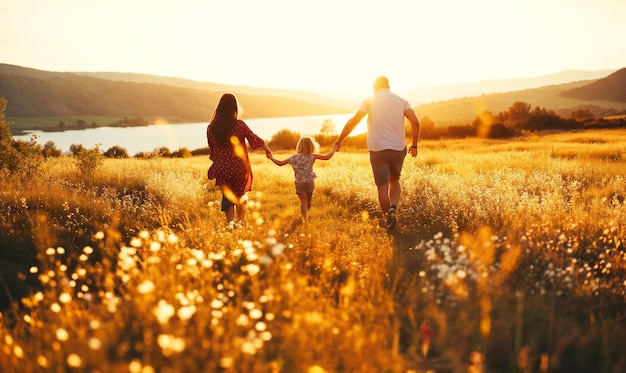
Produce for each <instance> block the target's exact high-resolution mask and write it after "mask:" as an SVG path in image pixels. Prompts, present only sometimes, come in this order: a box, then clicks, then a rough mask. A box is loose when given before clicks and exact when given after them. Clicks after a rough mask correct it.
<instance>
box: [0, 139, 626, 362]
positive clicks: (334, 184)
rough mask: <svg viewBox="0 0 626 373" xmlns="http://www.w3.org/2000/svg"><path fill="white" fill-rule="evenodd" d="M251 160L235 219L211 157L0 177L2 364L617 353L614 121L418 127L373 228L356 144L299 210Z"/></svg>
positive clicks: (277, 171)
mask: <svg viewBox="0 0 626 373" xmlns="http://www.w3.org/2000/svg"><path fill="white" fill-rule="evenodd" d="M284 155H286V154H277V157H278V158H282V156H284ZM251 158H252V162H253V171H254V175H255V179H254V186H253V191H252V192H251V193H250V195H249V197H250V199H249V203H248V214H247V217H246V222H245V225H239V226H235V227H228V226H226V224H225V218H224V216H223V214H222V213H221V212H220V203H219V202H220V199H221V194H220V193H219V191H218V189H216V188H215V186H214V185H213V183H212V182H211V181H209V180H207V179H206V171H207V168H208V167H209V165H210V161H209V160H208V157H192V158H185V159H149V160H140V159H107V160H105V161H104V163H103V164H102V165H101V166H100V167H99V168H98V169H97V170H96V172H95V173H93V174H92V175H82V174H81V173H80V172H79V171H78V169H77V167H76V165H75V164H74V160H73V159H72V158H71V157H61V158H51V159H48V160H46V161H45V163H44V165H43V168H42V170H41V172H40V173H39V175H38V176H37V177H36V178H35V179H32V180H24V179H23V178H19V177H11V176H7V175H1V176H0V178H1V179H2V180H1V183H2V185H3V187H2V190H1V191H0V231H1V232H2V235H1V237H0V249H1V250H2V259H1V260H2V263H1V264H2V267H1V268H2V283H3V284H2V285H3V290H4V291H3V292H6V294H5V295H4V298H3V299H4V303H3V308H2V313H1V314H0V316H1V318H0V371H2V372H131V373H140V372H141V373H149V372H311V373H317V372H426V371H433V372H467V371H475V372H479V371H487V372H522V371H523V372H540V371H542V372H590V371H594V372H623V371H626V354H625V353H624V347H623V341H624V340H625V339H626V319H625V316H626V249H625V246H624V242H625V240H626V225H625V223H624V222H626V167H625V166H626V131H624V130H612V131H608V130H606V131H605V130H597V131H587V132H569V133H553V134H542V135H528V136H525V137H523V138H518V139H514V140H508V141H496V140H485V139H462V140H442V141H422V142H421V144H420V153H419V156H418V158H416V159H412V158H410V157H409V158H407V160H406V163H405V168H404V173H403V177H402V186H403V197H402V200H401V203H400V205H399V212H398V226H397V227H396V228H395V229H394V230H392V231H387V230H386V229H384V228H382V227H381V221H380V220H381V217H382V216H381V214H380V212H379V211H378V205H377V200H376V192H375V187H374V185H373V180H372V177H371V171H370V166H369V160H368V156H367V153H366V152H365V151H357V150H354V151H349V150H346V151H342V152H340V153H337V154H336V155H335V156H334V157H333V158H332V159H331V160H330V161H326V162H324V161H318V162H316V166H315V169H316V173H317V175H318V178H317V179H316V186H317V189H316V191H315V194H314V198H313V207H312V210H311V212H310V220H309V221H308V222H302V221H301V219H300V212H299V201H298V198H297V196H296V195H295V194H294V188H293V172H292V170H291V169H290V168H289V167H277V166H275V165H274V164H272V163H271V162H270V161H269V160H268V159H266V158H265V156H264V154H262V153H257V152H253V153H252V154H251ZM424 320H428V321H430V323H431V324H432V325H433V328H434V336H433V343H432V346H431V350H430V352H429V354H428V356H427V357H424V356H423V355H422V351H421V344H422V337H421V332H420V329H421V325H422V323H423V321H424ZM481 369H482V370H481Z"/></svg>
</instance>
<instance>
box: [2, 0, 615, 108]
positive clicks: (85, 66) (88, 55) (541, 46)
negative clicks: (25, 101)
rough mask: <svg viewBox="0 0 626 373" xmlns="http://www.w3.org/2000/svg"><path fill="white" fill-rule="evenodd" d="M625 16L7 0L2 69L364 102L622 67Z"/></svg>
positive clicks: (520, 9)
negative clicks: (386, 85)
mask: <svg viewBox="0 0 626 373" xmlns="http://www.w3.org/2000/svg"><path fill="white" fill-rule="evenodd" d="M58 9H63V10H64V11H63V12H59V11H58ZM563 9H567V12H563ZM451 10H452V11H451ZM625 12H626V2H620V1H616V0H601V1H598V2H595V3H593V4H591V3H586V2H583V1H565V0H554V1H551V2H550V3H549V4H546V3H545V2H541V1H535V0H531V1H525V2H523V3H520V2H516V1H493V0H489V1H486V2H485V1H483V2H480V3H479V2H475V3H469V2H467V1H462V0H449V1H445V2H432V1H427V0H416V1H413V2H405V1H399V0H396V1H386V2H380V1H355V0H346V1H342V2H332V1H315V2H313V1H305V0H301V1H289V2H287V1H265V2H262V3H261V2H255V1H251V0H240V1H234V2H229V3H216V2H197V1H194V0H183V1H177V2H173V1H165V0H163V1H156V2H155V1H151V2H147V0H140V1H135V2H133V3H131V4H127V2H122V1H113V2H111V1H106V2H105V1H104V0H96V1H92V2H89V3H84V2H82V1H80V0H59V1H57V2H55V3H54V4H50V3H49V2H46V1H44V0H8V1H7V2H5V3H4V5H1V6H0V35H3V36H2V37H1V38H0V61H1V62H4V63H7V64H12V65H18V66H23V67H29V68H34V69H38V70H45V71H58V72H118V73H136V74H149V75H157V76H163V77H175V78H181V79H189V80H194V81H198V82H211V83H217V84H226V85H235V86H236V85H244V86H249V87H258V88H269V89H289V90H303V91H308V92H314V93H319V94H325V95H335V96H337V95H339V96H346V95H348V96H350V97H359V96H363V95H367V94H369V93H370V92H371V83H372V81H373V80H374V78H375V77H376V76H378V75H386V76H388V77H389V79H390V82H391V87H392V90H394V91H397V92H403V91H408V90H412V89H415V88H421V87H429V86H442V85H450V84H465V83H475V82H482V81H488V80H508V79H525V78H533V77H540V76H548V75H553V74H557V73H559V72H563V71H568V70H581V71H601V70H613V71H615V70H618V69H620V68H622V67H623V66H625V65H626V39H624V38H622V37H621V36H622V35H623V34H624V32H625V31H626V27H625V26H624V25H623V22H621V14H624V13H625ZM51 14H54V17H51V16H50V15H51ZM512 14H515V18H511V15H512ZM355 15H358V17H355ZM24 19H28V20H29V27H28V28H24V27H20V25H22V24H23V20H24ZM112 19H115V20H117V22H115V23H114V22H111V20H112ZM583 20H584V23H582V22H583ZM233 25H236V27H233ZM369 25H374V26H372V27H370V26H369ZM581 25H584V26H585V27H581ZM529 26H530V27H529ZM555 31H556V32H555ZM598 40H602V41H603V42H602V43H599V42H598ZM25 45H27V46H29V47H28V48H24V46H25ZM373 50H375V51H377V52H376V53H375V52H372V51H373ZM215 55H217V56H218V57H220V58H215ZM222 56H232V57H229V58H222ZM538 56H539V57H538Z"/></svg>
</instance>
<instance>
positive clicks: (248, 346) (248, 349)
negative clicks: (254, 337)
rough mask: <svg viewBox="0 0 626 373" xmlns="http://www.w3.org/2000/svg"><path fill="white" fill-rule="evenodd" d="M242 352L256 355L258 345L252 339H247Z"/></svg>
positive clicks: (242, 346)
mask: <svg viewBox="0 0 626 373" xmlns="http://www.w3.org/2000/svg"><path fill="white" fill-rule="evenodd" d="M241 352H243V353H244V354H247V355H254V354H256V347H255V346H254V343H253V342H252V341H245V342H244V343H243V344H242V345H241Z"/></svg>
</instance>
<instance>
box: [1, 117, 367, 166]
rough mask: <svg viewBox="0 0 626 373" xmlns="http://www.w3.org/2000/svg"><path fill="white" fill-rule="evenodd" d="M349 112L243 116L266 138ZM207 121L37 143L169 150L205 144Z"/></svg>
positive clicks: (339, 124)
mask: <svg viewBox="0 0 626 373" xmlns="http://www.w3.org/2000/svg"><path fill="white" fill-rule="evenodd" d="M351 116H352V114H338V115H335V114H333V115H315V116H303V117H280V118H260V119H246V120H245V122H246V124H247V125H248V126H249V127H250V128H251V129H252V131H253V132H254V133H256V134H257V135H258V136H260V137H261V138H263V139H265V140H270V139H271V138H272V136H273V135H274V134H275V133H277V132H279V131H280V130H283V129H288V130H290V131H294V132H299V133H300V134H302V135H314V134H318V133H320V129H321V128H322V124H323V123H324V121H325V120H328V119H330V120H332V122H333V123H334V125H335V130H336V131H338V132H339V131H341V129H342V128H343V125H344V124H345V123H346V121H347V120H348V119H349V118H350V117H351ZM207 124H208V123H206V122H205V123H186V124H154V125H150V126H143V127H126V128H118V127H100V128H92V129H85V130H72V131H64V132H40V131H34V132H33V133H35V134H37V136H38V138H37V143H39V144H41V145H43V144H45V143H46V142H48V141H52V142H53V143H54V144H55V145H56V147H57V148H58V149H60V150H61V151H63V152H67V151H69V149H70V146H71V145H72V144H76V145H82V146H84V147H85V148H93V147H94V146H96V145H97V144H100V149H101V150H102V151H106V150H107V149H109V148H111V147H113V146H116V145H117V146H120V147H122V148H124V149H126V151H127V152H128V154H129V155H131V156H132V155H135V154H137V153H139V152H150V151H153V150H155V149H158V148H161V147H167V148H168V149H169V150H171V151H176V150H178V149H180V148H187V149H189V150H194V149H200V148H205V147H206V146H207V142H206V127H207ZM364 125H365V120H364V121H363V122H362V123H360V124H359V127H357V128H356V129H355V130H354V131H353V132H352V134H353V135H355V134H358V133H363V132H364V131H365V128H364ZM13 138H14V139H15V140H30V138H31V134H28V135H21V136H14V137H13Z"/></svg>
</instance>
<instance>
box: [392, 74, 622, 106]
mask: <svg viewBox="0 0 626 373" xmlns="http://www.w3.org/2000/svg"><path fill="white" fill-rule="evenodd" d="M613 71H614V70H599V71H583V70H566V71H561V72H559V73H556V74H551V75H545V76H538V77H531V78H519V79H491V80H483V81H478V82H472V83H459V84H447V85H437V86H426V87H419V88H415V89H412V90H410V91H406V92H403V93H402V96H403V97H405V98H406V99H408V100H409V101H411V102H414V103H428V102H435V101H441V100H449V99H454V98H461V97H473V96H480V95H483V94H493V93H503V92H511V91H521V90H525V89H533V88H540V87H545V86H551V85H558V84H567V83H572V82H578V81H588V80H595V79H600V78H604V77H605V76H607V75H609V74H611V73H612V72H613Z"/></svg>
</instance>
